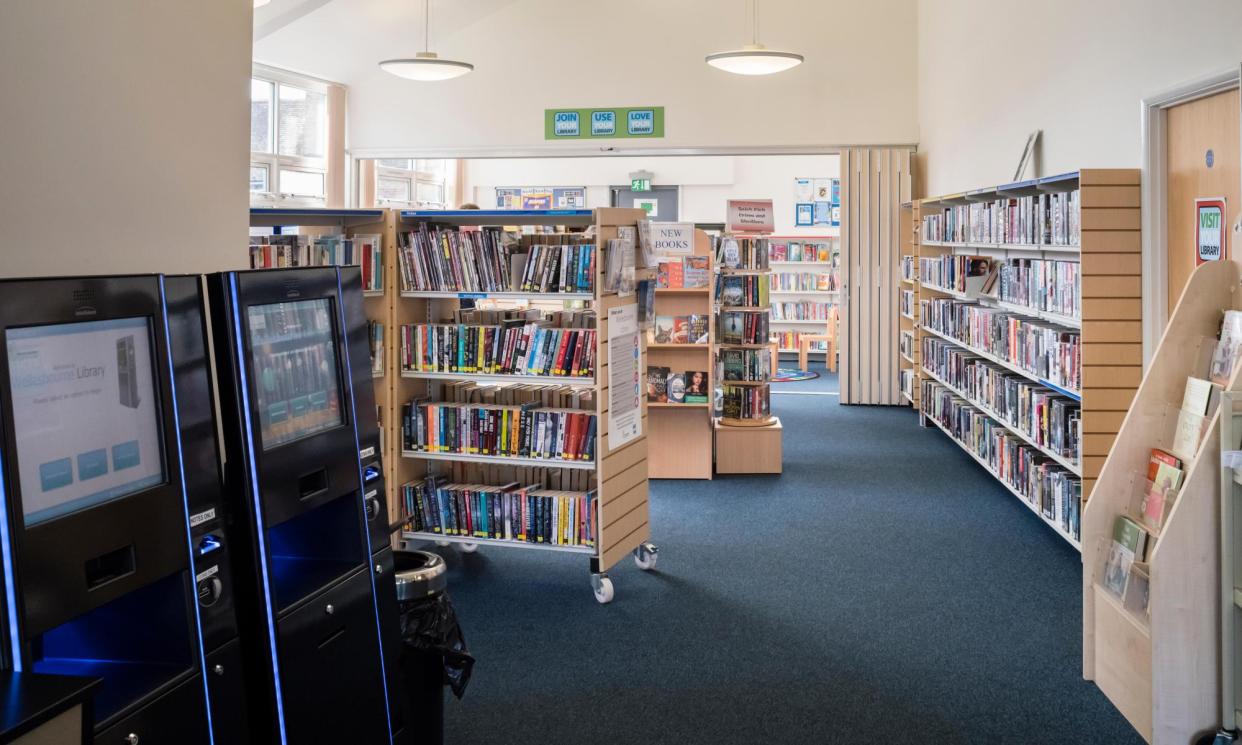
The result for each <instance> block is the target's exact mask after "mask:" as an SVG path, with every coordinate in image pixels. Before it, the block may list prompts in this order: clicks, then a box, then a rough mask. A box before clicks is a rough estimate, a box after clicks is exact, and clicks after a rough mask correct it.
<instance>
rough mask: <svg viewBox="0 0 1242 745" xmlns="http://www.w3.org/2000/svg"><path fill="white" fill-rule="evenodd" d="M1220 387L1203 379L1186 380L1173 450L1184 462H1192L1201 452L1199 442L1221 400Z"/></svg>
mask: <svg viewBox="0 0 1242 745" xmlns="http://www.w3.org/2000/svg"><path fill="white" fill-rule="evenodd" d="M1220 390H1221V389H1220V386H1219V385H1217V384H1216V383H1214V382H1212V381H1209V380H1203V379H1202V378H1195V377H1189V378H1187V379H1186V391H1185V394H1184V395H1183V396H1182V408H1181V409H1180V410H1178V412H1177V428H1176V429H1175V430H1174V432H1173V446H1172V448H1171V450H1172V451H1173V453H1174V454H1175V455H1177V456H1178V457H1180V458H1182V459H1183V460H1191V459H1193V458H1194V457H1195V453H1197V452H1198V451H1199V442H1200V441H1201V440H1202V439H1203V432H1204V430H1205V429H1206V428H1207V421H1208V415H1209V414H1210V413H1211V411H1212V409H1213V408H1215V407H1216V405H1217V404H1218V403H1219V399H1220Z"/></svg>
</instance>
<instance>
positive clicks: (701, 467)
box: [647, 230, 717, 479]
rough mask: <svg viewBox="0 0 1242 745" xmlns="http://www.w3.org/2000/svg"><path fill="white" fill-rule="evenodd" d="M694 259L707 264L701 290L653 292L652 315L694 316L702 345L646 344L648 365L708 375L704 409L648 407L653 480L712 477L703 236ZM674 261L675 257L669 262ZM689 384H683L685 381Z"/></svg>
mask: <svg viewBox="0 0 1242 745" xmlns="http://www.w3.org/2000/svg"><path fill="white" fill-rule="evenodd" d="M693 255H694V256H703V257H706V258H707V260H708V271H709V274H708V277H709V282H708V285H707V286H706V287H667V288H661V287H656V289H655V314H656V316H657V317H659V316H667V315H673V316H684V315H689V314H695V315H700V316H703V317H705V318H706V319H707V321H708V327H707V342H706V343H705V344H695V343H693V340H691V341H692V343H688V344H676V343H671V344H660V343H655V342H650V341H649V342H648V344H647V355H648V360H647V361H648V364H651V365H656V366H663V367H667V368H669V369H670V370H672V371H674V372H680V371H690V370H697V371H703V372H705V373H706V374H707V392H708V396H707V401H706V402H705V403H671V402H670V403H662V402H651V401H649V402H648V403H647V409H648V412H649V420H650V423H651V430H650V431H649V432H648V435H647V437H648V455H647V457H648V468H649V470H650V477H651V478H657V479H710V478H711V477H712V397H711V391H712V390H713V389H714V387H715V385H716V382H717V381H716V380H715V373H714V372H713V370H712V368H713V367H714V364H713V344H714V342H715V334H716V328H715V318H716V317H715V314H714V313H712V287H711V281H710V280H711V279H712V275H711V274H710V271H711V261H712V250H711V240H710V239H709V238H708V237H707V234H706V233H704V232H703V231H702V230H695V231H694V252H693ZM674 258H675V257H674ZM687 382H688V381H687Z"/></svg>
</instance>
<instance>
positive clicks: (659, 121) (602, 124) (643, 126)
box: [543, 106, 664, 140]
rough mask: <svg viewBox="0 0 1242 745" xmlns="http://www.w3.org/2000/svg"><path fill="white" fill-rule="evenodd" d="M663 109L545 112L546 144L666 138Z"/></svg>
mask: <svg viewBox="0 0 1242 745" xmlns="http://www.w3.org/2000/svg"><path fill="white" fill-rule="evenodd" d="M663 136H664V107H663V106H631V107H618V108H610V109H544V111H543V138H544V139H545V140H589V139H616V138H625V137H663Z"/></svg>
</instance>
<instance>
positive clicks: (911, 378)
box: [897, 201, 922, 411]
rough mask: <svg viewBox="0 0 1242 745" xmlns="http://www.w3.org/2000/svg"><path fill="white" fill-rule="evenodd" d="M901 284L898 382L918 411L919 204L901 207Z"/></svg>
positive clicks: (913, 203) (919, 392) (902, 205)
mask: <svg viewBox="0 0 1242 745" xmlns="http://www.w3.org/2000/svg"><path fill="white" fill-rule="evenodd" d="M899 222H900V225H901V236H902V238H901V247H900V253H901V264H900V272H901V284H900V286H899V287H898V288H897V295H898V308H897V311H898V312H897V315H898V319H897V328H898V330H897V347H898V363H897V364H898V367H899V372H898V379H899V383H900V385H901V399H902V401H904V402H905V404H906V405H908V406H912V407H914V409H915V410H916V411H917V410H918V408H919V401H920V399H921V398H922V390H921V388H922V386H921V385H920V380H921V378H920V375H919V370H920V365H919V359H920V357H921V354H922V353H921V349H920V343H919V333H918V330H919V328H918V327H919V317H918V314H919V282H918V266H919V251H918V248H919V205H918V203H917V202H914V201H910V202H903V203H902V204H901V217H900V220H899Z"/></svg>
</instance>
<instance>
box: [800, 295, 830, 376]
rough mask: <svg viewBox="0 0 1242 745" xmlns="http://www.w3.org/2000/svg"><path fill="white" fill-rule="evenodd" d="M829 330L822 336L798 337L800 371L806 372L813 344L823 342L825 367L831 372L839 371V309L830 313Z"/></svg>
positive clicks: (808, 335) (807, 335) (804, 335)
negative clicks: (837, 347) (837, 348)
mask: <svg viewBox="0 0 1242 745" xmlns="http://www.w3.org/2000/svg"><path fill="white" fill-rule="evenodd" d="M826 326H827V328H825V329H824V333H822V334H802V335H800V336H799V337H798V369H799V370H801V371H802V372H806V367H807V355H808V354H810V352H811V344H813V343H815V342H817V341H822V342H824V344H825V347H826V351H825V352H824V366H825V367H827V368H828V370H829V371H831V372H836V371H837V350H836V346H837V308H836V306H833V308H832V310H830V311H828V323H827V324H826Z"/></svg>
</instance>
